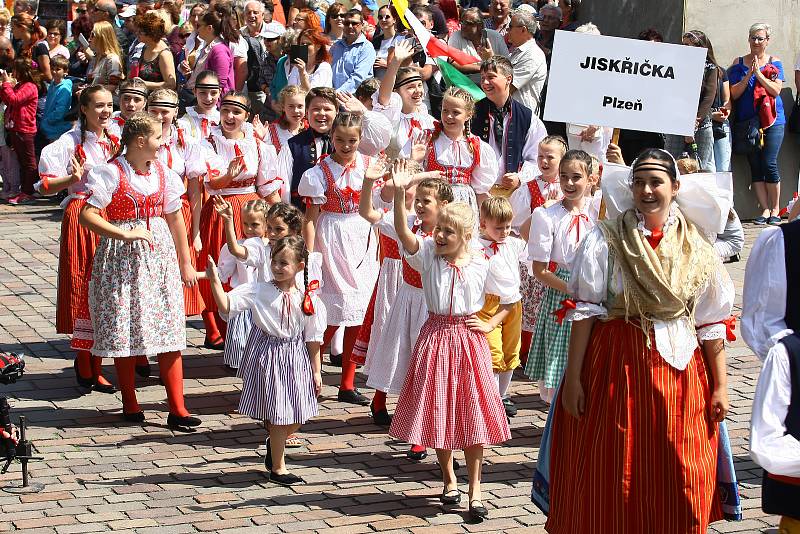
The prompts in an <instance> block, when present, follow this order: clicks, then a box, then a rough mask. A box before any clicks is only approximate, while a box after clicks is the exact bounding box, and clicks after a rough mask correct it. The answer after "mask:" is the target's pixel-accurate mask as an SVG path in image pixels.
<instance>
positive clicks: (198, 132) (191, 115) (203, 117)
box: [178, 107, 219, 141]
mask: <svg viewBox="0 0 800 534" xmlns="http://www.w3.org/2000/svg"><path fill="white" fill-rule="evenodd" d="M214 126H219V110H218V109H217V108H214V109H212V110H211V111H209V112H208V113H198V112H197V111H196V110H195V109H194V107H188V108H186V114H185V115H184V116H183V117H181V118H180V119H178V127H179V128H181V129H183V131H184V132H186V134H187V135H188V136H189V137H191V138H192V139H193V140H195V141H200V140H201V139H206V138H207V137H208V136H209V135H211V129H212V128H213V127H214Z"/></svg>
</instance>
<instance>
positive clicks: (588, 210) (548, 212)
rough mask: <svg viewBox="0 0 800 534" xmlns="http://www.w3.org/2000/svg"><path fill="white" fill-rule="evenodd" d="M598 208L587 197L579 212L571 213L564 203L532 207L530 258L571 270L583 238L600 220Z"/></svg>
mask: <svg viewBox="0 0 800 534" xmlns="http://www.w3.org/2000/svg"><path fill="white" fill-rule="evenodd" d="M597 211H598V210H597V206H596V205H595V204H594V203H593V202H592V201H591V199H590V198H587V199H585V200H584V203H583V209H582V210H581V212H580V213H579V214H571V213H570V212H568V211H567V210H566V208H564V205H563V203H561V202H557V203H556V204H553V205H552V206H549V207H547V208H545V207H539V208H536V209H535V210H533V215H531V229H530V234H529V236H528V258H529V259H530V260H531V261H537V262H544V263H548V262H551V261H552V262H555V263H557V264H558V266H559V267H561V268H562V269H566V270H568V271H569V270H571V265H572V262H573V259H574V257H575V252H576V251H577V250H578V247H580V244H581V241H582V240H583V239H585V238H586V236H587V235H588V233H589V231H590V230H591V229H592V228H593V227H594V225H595V224H596V223H597Z"/></svg>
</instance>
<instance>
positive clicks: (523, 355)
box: [519, 330, 533, 367]
mask: <svg viewBox="0 0 800 534" xmlns="http://www.w3.org/2000/svg"><path fill="white" fill-rule="evenodd" d="M532 340H533V332H528V331H527V330H523V331H522V343H521V344H520V346H519V361H520V362H522V365H523V367H524V366H525V362H527V361H528V352H530V350H531V341H532Z"/></svg>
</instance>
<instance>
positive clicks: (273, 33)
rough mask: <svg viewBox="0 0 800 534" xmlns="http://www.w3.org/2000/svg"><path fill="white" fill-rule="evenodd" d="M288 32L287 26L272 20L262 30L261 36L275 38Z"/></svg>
mask: <svg viewBox="0 0 800 534" xmlns="http://www.w3.org/2000/svg"><path fill="white" fill-rule="evenodd" d="M284 33H286V28H284V27H283V24H281V23H280V22H270V23H269V24H267V25H266V26H264V29H263V30H261V36H262V37H264V38H265V39H275V38H276V37H280V36H281V35H283V34H284Z"/></svg>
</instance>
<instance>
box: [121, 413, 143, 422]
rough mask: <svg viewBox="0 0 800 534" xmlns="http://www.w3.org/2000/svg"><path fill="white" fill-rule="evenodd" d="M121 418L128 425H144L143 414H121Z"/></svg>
mask: <svg viewBox="0 0 800 534" xmlns="http://www.w3.org/2000/svg"><path fill="white" fill-rule="evenodd" d="M122 418H123V419H125V420H126V421H128V422H129V423H144V412H136V413H123V414H122Z"/></svg>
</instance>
